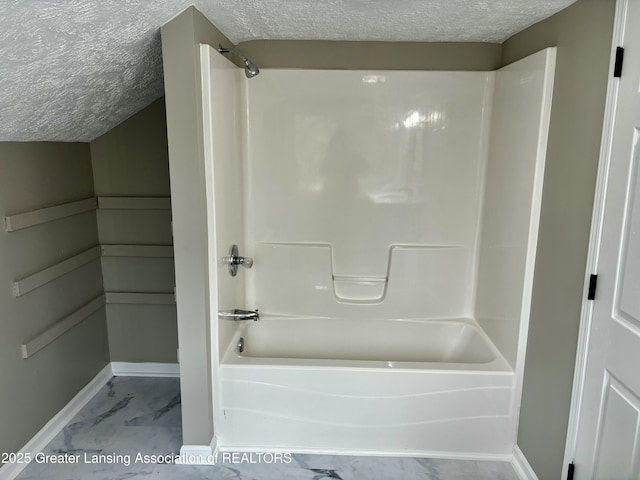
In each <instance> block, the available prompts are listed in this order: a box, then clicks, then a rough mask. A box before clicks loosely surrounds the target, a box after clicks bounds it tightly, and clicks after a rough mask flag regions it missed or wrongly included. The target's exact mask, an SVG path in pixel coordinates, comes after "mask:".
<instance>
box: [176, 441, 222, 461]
mask: <svg viewBox="0 0 640 480" xmlns="http://www.w3.org/2000/svg"><path fill="white" fill-rule="evenodd" d="M180 457H181V459H182V461H183V462H184V463H186V464H189V465H215V464H216V459H217V458H218V447H217V441H216V438H215V437H214V438H213V441H212V442H211V445H183V446H182V448H180Z"/></svg>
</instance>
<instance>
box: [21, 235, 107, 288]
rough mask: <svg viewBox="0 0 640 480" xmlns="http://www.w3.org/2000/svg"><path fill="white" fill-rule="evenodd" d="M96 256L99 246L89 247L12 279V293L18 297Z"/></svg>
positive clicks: (98, 253) (97, 256)
mask: <svg viewBox="0 0 640 480" xmlns="http://www.w3.org/2000/svg"><path fill="white" fill-rule="evenodd" d="M98 258H100V247H99V246H95V247H91V248H90V249H88V250H85V251H84V252H82V253H79V254H77V255H74V256H73V257H70V258H68V259H66V260H63V261H62V262H60V263H56V264H55V265H52V266H50V267H48V268H45V269H44V270H41V271H39V272H37V273H34V274H32V275H29V276H28V277H24V278H22V279H20V280H16V281H14V282H13V295H14V296H16V297H20V296H22V295H24V294H26V293H29V292H31V291H33V290H35V289H36V288H39V287H41V286H42V285H44V284H46V283H49V282H51V281H52V280H55V279H57V278H60V277H62V276H63V275H66V274H67V273H69V272H72V271H73V270H76V269H78V268H80V267H82V266H83V265H86V264H87V263H89V262H92V261H93V260H97V259H98Z"/></svg>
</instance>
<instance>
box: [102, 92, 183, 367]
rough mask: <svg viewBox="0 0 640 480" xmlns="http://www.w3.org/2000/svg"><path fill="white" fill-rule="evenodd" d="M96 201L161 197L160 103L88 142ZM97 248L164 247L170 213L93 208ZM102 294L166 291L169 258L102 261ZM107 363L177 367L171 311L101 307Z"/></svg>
mask: <svg viewBox="0 0 640 480" xmlns="http://www.w3.org/2000/svg"><path fill="white" fill-rule="evenodd" d="M91 160H92V163H93V178H94V184H95V193H96V195H97V196H128V197H145V196H146V197H168V196H169V195H170V193H171V192H170V187H169V156H168V152H167V127H166V118H165V108H164V99H162V98H161V99H159V100H157V101H155V102H154V103H152V104H151V105H150V106H148V107H147V108H145V109H143V110H141V111H140V112H138V113H137V114H135V115H134V116H132V117H131V118H129V119H128V120H126V121H124V122H123V123H121V124H120V125H118V126H117V127H115V128H113V129H112V130H110V131H109V132H107V133H106V134H104V135H102V136H101V137H99V138H97V139H95V140H93V141H92V142H91ZM97 214H98V233H99V238H100V243H101V244H102V245H104V244H120V245H121V244H124V245H131V244H132V245H171V244H172V242H173V239H172V235H171V211H169V210H107V209H99V210H98V213H97ZM102 272H103V282H104V288H105V291H107V292H166V293H173V288H174V285H175V281H174V269H173V259H172V258H138V257H104V258H102ZM107 324H108V331H109V350H110V354H111V360H112V361H121V362H176V360H177V359H176V351H177V348H178V338H177V324H176V308H175V305H126V304H125V305H112V304H109V305H107Z"/></svg>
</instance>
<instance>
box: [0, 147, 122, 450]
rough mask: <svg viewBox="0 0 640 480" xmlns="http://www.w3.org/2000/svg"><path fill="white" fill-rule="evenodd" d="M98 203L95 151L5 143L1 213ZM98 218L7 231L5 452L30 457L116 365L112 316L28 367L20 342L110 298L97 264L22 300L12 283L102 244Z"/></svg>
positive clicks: (61, 341)
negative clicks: (43, 434) (35, 439)
mask: <svg viewBox="0 0 640 480" xmlns="http://www.w3.org/2000/svg"><path fill="white" fill-rule="evenodd" d="M92 196H93V180H92V174H91V159H90V156H89V148H88V145H86V144H79V143H67V144H62V143H0V215H2V216H4V215H7V214H11V213H18V212H22V211H25V210H31V209H38V208H42V207H45V206H50V205H55V204H59V203H64V202H68V201H73V200H78V199H83V198H88V197H92ZM97 243H98V231H97V228H96V217H95V213H94V212H87V213H83V214H80V215H75V216H72V217H67V218H64V219H60V220H56V221H52V222H49V223H45V224H41V225H36V226H33V227H29V228H25V229H23V230H17V231H14V232H6V231H5V230H4V228H0V284H1V285H2V288H0V365H1V368H0V385H2V388H1V389H0V411H2V415H0V452H12V451H13V452H15V451H17V450H18V449H20V448H21V447H22V446H23V445H24V444H25V443H26V442H27V441H28V440H29V439H30V438H31V437H32V436H33V435H34V434H35V433H36V432H37V431H38V430H39V429H40V428H42V427H43V426H44V424H45V423H46V422H47V421H49V419H50V418H51V417H53V416H54V415H55V414H56V413H57V412H58V411H59V410H60V409H61V408H62V407H64V405H65V404H66V403H67V402H68V401H69V400H70V399H71V398H72V397H73V396H74V395H75V394H76V393H77V392H78V391H79V390H80V389H82V388H83V387H84V386H85V385H86V384H87V383H88V382H89V381H90V380H91V379H92V378H93V377H94V376H95V375H96V374H97V373H98V372H99V371H100V370H101V369H102V368H103V367H104V366H105V365H106V364H107V363H108V361H109V352H108V346H107V332H106V322H105V314H104V309H100V310H98V311H97V312H95V313H94V314H92V315H91V316H90V317H89V318H88V319H86V320H85V321H83V322H82V323H80V324H79V325H77V326H76V327H74V328H72V329H71V330H69V331H68V332H67V333H65V334H64V335H62V336H61V337H59V338H58V339H56V340H55V341H54V342H53V343H51V344H49V345H48V346H46V347H45V348H44V349H42V350H41V351H39V352H37V353H36V354H35V355H34V356H33V357H31V358H28V359H26V360H23V359H22V357H21V355H20V344H22V343H23V341H24V340H26V339H27V338H29V337H31V336H33V335H34V334H37V333H39V332H41V331H42V330H44V329H46V328H47V327H48V326H50V325H52V324H53V323H55V322H56V321H58V320H61V319H62V318H64V317H65V316H67V315H68V314H70V313H71V312H73V311H74V310H77V309H78V308H79V307H81V306H82V305H84V304H85V303H86V302H88V301H89V300H91V299H92V298H94V297H95V296H97V295H99V294H100V293H101V292H102V276H101V273H100V262H98V261H97V260H96V261H93V262H91V263H89V264H87V265H85V266H83V267H81V268H79V269H77V270H75V271H73V272H71V273H68V274H67V275H64V276H63V277H60V278H58V279H56V280H53V281H52V282H50V283H48V284H46V285H43V286H42V287H40V288H38V289H36V290H34V291H32V292H29V293H27V294H26V295H24V296H22V297H19V298H15V297H13V295H12V293H11V288H10V286H11V283H12V282H13V281H14V280H15V279H17V278H21V277H23V276H25V275H29V274H31V273H34V272H37V271H39V270H42V269H43V268H46V267H48V266H50V265H52V264H55V263H58V262H60V261H62V260H64V259H66V258H68V257H69V256H71V255H73V254H74V253H78V252H82V251H83V250H86V249H88V248H90V247H93V246H95V245H97Z"/></svg>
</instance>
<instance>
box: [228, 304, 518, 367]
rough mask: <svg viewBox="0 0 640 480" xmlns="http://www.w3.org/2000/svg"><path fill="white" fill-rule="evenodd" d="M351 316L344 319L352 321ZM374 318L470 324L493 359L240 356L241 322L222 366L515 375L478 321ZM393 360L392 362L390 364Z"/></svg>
mask: <svg viewBox="0 0 640 480" xmlns="http://www.w3.org/2000/svg"><path fill="white" fill-rule="evenodd" d="M269 320H302V321H313V320H332V321H335V320H340V319H337V318H335V317H316V316H305V315H274V314H263V315H261V319H260V320H259V321H261V322H262V321H269ZM349 320H350V319H345V321H349ZM371 320H372V321H384V322H407V323H439V324H443V323H445V324H451V323H458V324H463V325H468V326H471V327H473V328H474V329H475V330H476V333H477V334H478V335H479V336H480V337H481V338H482V339H483V341H484V342H485V343H486V345H487V346H488V348H489V349H490V350H491V352H492V353H493V354H494V359H493V360H491V361H490V362H485V363H454V362H389V361H385V360H348V359H318V358H316V359H304V358H279V357H251V356H245V355H240V354H238V353H237V351H236V345H237V343H238V341H239V339H240V337H241V336H242V333H243V331H244V330H245V329H246V328H248V325H249V324H250V323H243V324H240V325H239V326H238V327H237V328H236V330H235V332H234V334H233V336H232V337H231V341H230V342H229V345H227V346H226V347H225V348H224V355H222V358H221V361H220V367H221V368H260V369H262V368H265V369H267V368H273V369H294V368H302V369H310V370H327V371H331V370H335V369H338V368H339V369H341V370H348V371H362V370H367V371H370V372H396V371H397V372H425V371H429V372H438V373H461V374H462V373H470V372H471V373H477V374H483V373H484V374H505V375H514V373H515V372H514V369H513V368H512V367H511V365H509V363H508V362H507V361H506V359H505V358H504V356H503V355H502V354H501V353H500V351H499V350H498V349H497V347H496V346H495V345H494V344H493V342H492V341H491V339H490V338H489V336H488V335H487V334H486V333H485V332H484V330H483V329H482V328H481V327H480V326H479V325H478V323H477V322H476V321H475V320H474V319H472V318H468V317H455V318H441V319H421V318H395V319H384V318H372V319H371ZM389 363H391V364H392V365H389Z"/></svg>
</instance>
